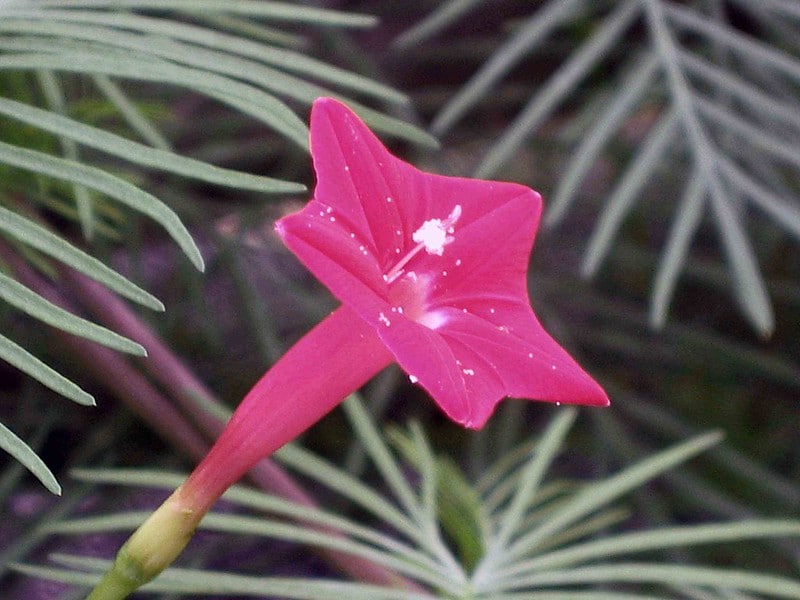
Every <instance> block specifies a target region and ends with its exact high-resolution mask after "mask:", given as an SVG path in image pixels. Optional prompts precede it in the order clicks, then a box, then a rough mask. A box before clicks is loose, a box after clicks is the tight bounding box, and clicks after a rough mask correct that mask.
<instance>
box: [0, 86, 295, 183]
mask: <svg viewBox="0 0 800 600" xmlns="http://www.w3.org/2000/svg"><path fill="white" fill-rule="evenodd" d="M0 113H1V114H4V115H6V116H9V117H11V118H14V119H17V120H19V121H22V122H24V123H28V124H29V125H33V126H34V127H39V128H40V129H43V130H45V131H50V132H52V133H55V134H57V135H61V136H64V137H67V138H69V139H72V140H75V141H76V142H79V143H81V144H83V145H85V146H87V147H90V148H95V149H96V150H102V151H103V152H108V153H109V154H112V155H114V156H118V157H120V158H123V159H125V160H127V161H130V162H132V163H135V164H139V165H142V166H145V167H149V168H151V169H158V170H162V171H168V172H171V173H176V174H178V175H183V176H186V177H193V178H196V179H199V180H201V181H206V182H208V183H215V184H217V185H225V186H230V187H236V188H240V189H247V190H255V191H259V192H265V193H267V192H269V193H292V192H302V191H304V190H305V186H304V185H302V184H299V183H293V182H290V181H281V180H280V179H272V178H270V177H262V176H259V175H251V174H250V173H243V172H241V171H232V170H230V169H223V168H221V167H216V166H214V165H210V164H208V163H204V162H201V161H198V160H194V159H191V158H187V157H185V156H181V155H179V154H175V153H173V152H169V151H165V150H160V149H157V148H152V147H150V146H146V145H144V144H140V143H138V142H134V141H132V140H129V139H127V138H124V137H122V136H118V135H115V134H113V133H109V132H107V131H103V130H102V129H99V128H97V127H92V126H90V125H86V124H84V123H81V122H80V121H76V120H74V119H70V118H67V117H64V116H62V115H58V114H55V113H53V112H50V111H46V110H42V109H40V108H36V107H34V106H29V105H27V104H23V103H21V102H15V101H14V100H10V99H7V98H0Z"/></svg>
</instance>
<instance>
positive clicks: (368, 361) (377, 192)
mask: <svg viewBox="0 0 800 600" xmlns="http://www.w3.org/2000/svg"><path fill="white" fill-rule="evenodd" d="M311 154H312V158H313V161H314V170H315V172H316V175H317V185H316V188H315V191H314V197H313V199H312V200H311V201H309V202H308V204H307V205H306V206H305V207H304V208H303V209H302V210H300V211H299V212H297V213H294V214H291V215H288V216H286V217H284V218H282V219H280V220H279V221H278V222H277V223H276V226H275V227H276V230H277V233H278V234H279V235H280V236H281V237H282V238H283V240H284V242H285V243H286V245H287V246H288V247H289V248H290V249H291V250H292V251H293V252H294V253H295V254H296V255H297V257H298V258H299V259H300V261H301V262H302V263H303V264H304V265H305V266H306V267H307V268H308V269H309V270H310V271H311V272H312V273H313V274H314V275H316V276H317V277H318V278H319V279H320V281H322V282H323V283H324V284H325V285H326V286H327V287H328V288H329V289H330V291H331V292H332V293H333V294H334V296H336V297H337V298H338V299H339V300H340V301H341V302H342V306H341V307H340V308H338V309H337V310H335V311H334V312H333V313H332V314H331V315H330V316H329V317H327V318H326V319H324V320H323V321H322V322H321V323H320V324H319V325H317V326H316V327H315V328H314V329H312V330H311V331H310V332H309V333H308V334H306V335H305V336H304V337H303V338H302V339H300V341H298V342H297V343H296V344H295V345H294V346H293V347H292V348H291V349H290V350H289V351H288V352H287V353H286V354H285V355H284V356H283V357H282V358H281V359H280V360H279V361H278V362H277V363H275V365H274V366H273V367H272V368H271V369H270V370H269V371H268V372H267V373H266V374H265V375H264V376H263V377H262V379H261V380H260V381H259V382H258V383H256V385H255V386H254V387H253V389H252V390H251V391H250V392H249V393H248V394H247V396H245V398H244V399H243V400H242V402H241V403H240V405H239V407H238V408H237V409H236V411H235V412H234V414H233V416H232V417H231V420H230V422H229V423H228V425H227V426H226V428H225V430H224V431H223V433H222V434H221V435H220V438H219V439H218V440H217V442H216V443H215V444H214V446H213V447H212V448H211V450H210V451H209V453H208V455H207V456H206V457H205V458H204V459H203V461H202V462H201V463H200V464H199V465H198V467H197V468H196V469H195V470H194V471H193V472H192V474H191V475H190V476H189V478H188V479H187V480H186V481H185V482H184V483H183V484H182V485H181V486H180V487H179V488H178V489H177V490H176V491H175V492H174V493H173V494H172V495H171V496H170V497H169V498H168V499H167V500H166V501H165V502H164V504H163V505H162V506H161V507H160V508H159V509H158V510H156V512H155V513H154V514H153V515H152V516H151V517H150V518H149V519H148V520H147V521H146V522H145V523H144V524H143V525H142V526H141V527H140V528H139V529H138V530H137V531H136V532H135V533H134V534H133V536H131V538H130V539H129V540H128V542H126V543H125V545H124V546H123V547H122V549H121V550H120V552H119V554H118V555H117V559H116V561H115V564H114V567H113V568H112V569H111V570H110V571H109V572H108V573H107V574H106V575H105V576H104V578H103V580H102V581H101V582H100V583H99V584H98V586H97V587H96V588H95V590H94V591H93V592H92V594H91V595H90V596H89V598H90V599H91V600H105V599H112V598H124V597H125V596H126V595H127V594H128V593H130V592H131V591H133V590H134V589H136V588H137V587H139V586H140V585H143V584H144V583H145V582H147V581H149V580H150V579H152V578H153V577H155V576H156V575H157V574H158V573H159V572H160V571H161V570H163V569H164V568H165V567H166V566H168V565H169V564H170V563H171V562H172V561H173V560H174V559H175V557H177V555H178V554H179V553H180V552H181V550H182V549H183V547H184V546H185V544H186V543H187V542H188V540H189V539H190V538H191V535H192V533H193V531H194V529H195V528H196V527H197V525H198V523H199V522H200V520H201V519H202V517H203V515H205V514H206V512H208V510H209V509H210V508H211V506H212V505H213V503H214V502H215V501H216V500H217V499H218V498H219V497H220V496H221V495H222V493H223V492H224V491H225V490H226V489H227V488H228V487H229V486H230V485H232V484H233V483H234V482H235V481H237V480H238V479H239V478H240V477H241V476H242V475H244V474H245V473H246V472H247V471H248V470H249V469H250V468H251V467H252V466H253V465H254V464H255V463H256V462H257V461H259V460H260V459H262V458H264V457H266V456H269V455H270V454H271V453H273V452H274V451H275V450H277V449H278V448H280V447H281V446H282V445H283V444H285V443H287V442H289V441H290V440H292V439H294V438H295V437H296V436H297V435H299V434H300V433H302V432H303V431H304V430H305V429H307V428H308V427H310V426H311V425H313V424H314V423H316V422H317V421H318V420H319V419H320V418H322V417H323V416H324V415H325V414H327V413H328V412H329V411H330V410H331V409H332V408H334V407H335V406H336V405H337V404H339V403H340V402H341V401H342V400H343V399H344V398H346V397H347V396H348V395H349V394H350V393H352V392H353V391H355V390H357V389H358V388H359V387H361V386H362V385H363V384H364V383H366V382H367V381H369V379H371V378H372V377H373V376H374V375H375V374H377V373H378V372H379V371H381V370H382V369H383V368H384V367H386V366H387V365H389V364H391V363H392V362H396V363H397V364H398V365H399V366H400V367H401V368H402V369H404V370H405V371H406V373H407V374H408V377H409V379H410V380H411V382H412V383H417V384H419V385H420V386H422V387H423V388H424V389H425V390H426V391H427V392H428V393H429V394H430V396H431V397H432V398H433V400H434V401H435V402H436V403H437V404H438V405H439V407H440V408H441V409H442V410H443V411H444V412H445V413H446V414H447V415H448V416H449V417H450V418H451V419H453V420H454V421H456V422H458V423H461V424H462V425H464V426H466V427H470V428H474V429H478V428H480V427H482V426H483V425H484V424H485V423H486V421H487V419H488V418H489V416H490V415H491V414H492V412H493V410H494V408H495V406H496V405H497V403H498V402H500V400H502V399H503V398H505V397H508V396H511V397H515V398H525V399H536V400H543V401H549V402H564V403H570V404H587V405H595V406H606V405H607V404H608V398H607V396H606V394H605V392H604V391H603V390H602V388H601V387H600V386H599V385H598V384H597V383H596V382H595V381H594V380H593V379H592V378H591V377H590V376H589V375H588V374H587V373H586V372H585V371H584V370H583V369H582V368H581V367H580V366H579V365H578V364H577V363H576V362H575V361H574V360H573V359H572V358H571V357H570V356H569V354H567V352H566V351H565V350H564V349H563V348H561V347H560V346H559V345H558V343H557V342H555V341H554V340H553V339H552V338H551V337H550V336H549V334H548V333H547V332H546V331H545V330H544V328H543V327H542V326H541V324H540V323H539V321H538V319H537V318H536V316H535V315H534V313H533V310H532V309H531V307H530V303H529V300H528V292H527V270H528V261H529V257H530V253H531V249H532V247H533V241H534V237H535V234H536V230H537V228H538V225H539V218H540V215H541V210H542V200H541V197H540V196H539V194H537V193H536V192H534V191H533V190H531V189H529V188H527V187H524V186H522V185H518V184H514V183H501V182H494V181H481V180H474V179H465V178H457V177H445V176H441V175H434V174H429V173H424V172H422V171H420V170H418V169H416V168H415V167H413V166H412V165H410V164H408V163H406V162H404V161H402V160H400V159H398V158H396V157H395V156H393V155H392V154H391V153H389V151H388V150H387V149H386V148H385V147H384V146H383V144H381V142H380V141H379V140H378V138H376V137H375V135H374V134H373V133H372V132H371V131H370V130H369V129H368V128H367V126H366V125H365V124H364V123H363V122H362V121H361V120H360V119H359V118H358V117H357V116H356V115H355V114H354V113H353V112H352V111H350V109H348V108H347V107H346V106H344V105H343V104H341V103H339V102H338V101H336V100H333V99H330V98H321V99H319V100H317V101H316V102H315V103H314V106H313V109H312V113H311Z"/></svg>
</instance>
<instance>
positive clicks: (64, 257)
mask: <svg viewBox="0 0 800 600" xmlns="http://www.w3.org/2000/svg"><path fill="white" fill-rule="evenodd" d="M0 231H2V232H4V233H5V234H6V235H8V236H11V237H13V238H15V239H17V240H19V241H20V242H22V243H24V244H27V245H29V246H32V247H33V248H36V249H37V250H39V251H40V252H43V253H45V254H47V255H49V256H52V257H53V258H55V259H57V260H59V261H61V262H63V263H64V264H66V265H69V266H70V267H72V268H73V269H75V270H76V271H80V272H81V273H83V274H85V275H87V276H88V277H91V278H92V279H94V280H95V281H99V282H100V283H102V284H103V285H105V286H106V287H108V288H109V289H112V290H114V291H115V292H117V293H118V294H119V295H121V296H125V297H126V298H128V299H129V300H133V301H134V302H138V303H139V304H141V305H142V306H146V307H148V308H151V309H153V310H158V311H163V310H164V305H163V304H162V303H161V301H160V300H159V299H158V298H156V297H155V296H153V295H152V294H150V293H148V292H147V291H145V290H143V289H142V288H140V287H139V286H137V285H136V284H135V283H133V282H131V281H130V280H128V279H126V278H125V277H123V276H122V275H120V274H119V273H117V272H116V271H114V270H113V269H111V268H109V267H107V266H106V265H105V264H103V263H102V262H100V261H99V260H97V259H96V258H94V257H92V256H89V255H88V254H86V253H85V252H83V251H82V250H79V249H78V248H76V247H75V246H72V245H70V244H69V243H67V242H66V241H64V240H63V239H62V238H60V237H59V236H57V235H55V234H54V233H52V232H50V231H48V230H47V229H45V228H44V227H42V226H41V225H38V224H36V223H34V222H33V221H30V220H28V219H25V218H23V217H21V216H19V215H18V214H16V213H14V212H12V211H10V210H8V209H6V208H3V207H2V206H0Z"/></svg>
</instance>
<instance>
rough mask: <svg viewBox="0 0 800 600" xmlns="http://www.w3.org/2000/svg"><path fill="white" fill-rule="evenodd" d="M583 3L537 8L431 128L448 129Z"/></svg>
mask: <svg viewBox="0 0 800 600" xmlns="http://www.w3.org/2000/svg"><path fill="white" fill-rule="evenodd" d="M582 5H583V3H582V2H581V1H580V0H551V1H550V2H548V3H547V4H546V5H545V6H544V7H543V8H540V9H539V10H538V11H537V12H536V13H534V15H533V16H532V17H530V18H529V19H528V20H527V21H526V22H525V23H523V24H522V26H521V27H520V28H519V30H517V31H516V32H515V33H514V35H513V36H512V37H511V39H510V40H509V41H508V42H507V43H506V44H504V45H503V47H502V48H501V49H500V50H498V51H497V52H496V53H495V54H494V56H492V58H491V59H490V60H489V62H487V63H486V64H485V65H484V66H483V67H481V69H480V70H479V71H478V72H477V73H476V74H475V76H474V77H473V78H472V79H471V80H470V81H469V83H467V85H465V86H464V87H463V88H462V89H461V90H460V91H459V92H458V94H457V95H456V96H455V97H454V98H453V99H452V100H450V102H448V103H447V105H446V106H445V107H444V108H442V110H441V111H439V114H438V115H436V118H434V120H433V123H432V124H431V130H432V131H433V132H434V133H435V134H436V135H442V134H443V133H445V132H446V131H448V130H449V129H450V127H452V126H453V125H454V124H455V123H456V122H457V121H458V120H459V119H460V118H461V117H462V116H464V114H465V113H466V112H467V110H469V108H470V107H471V106H473V105H474V104H475V103H477V102H478V101H479V100H480V99H481V98H483V97H484V96H485V95H486V93H487V92H488V91H489V90H490V89H491V88H492V87H493V86H494V85H495V83H496V82H497V81H498V80H499V79H500V78H501V77H502V76H503V75H505V74H506V73H507V72H508V71H509V70H511V68H512V67H513V66H514V65H515V64H516V63H517V62H518V61H519V60H520V58H521V57H522V56H524V55H525V54H526V53H527V52H530V51H532V50H533V49H534V48H536V46H538V45H539V44H542V43H544V41H545V39H546V38H547V35H548V34H549V33H550V32H552V31H553V30H554V29H555V28H556V27H558V26H559V25H561V24H562V23H563V22H564V21H566V20H567V19H568V18H569V17H571V16H573V15H574V14H575V13H576V12H577V11H578V10H580V9H581V7H582Z"/></svg>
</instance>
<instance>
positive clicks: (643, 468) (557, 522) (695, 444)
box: [507, 432, 722, 558]
mask: <svg viewBox="0 0 800 600" xmlns="http://www.w3.org/2000/svg"><path fill="white" fill-rule="evenodd" d="M721 438H722V435H721V434H720V433H718V432H712V433H708V434H705V435H701V436H698V437H695V438H693V439H691V440H689V441H687V442H684V443H683V444H679V445H677V446H674V447H672V448H669V449H668V450H665V451H663V452H660V453H658V454H656V455H654V456H651V457H649V458H646V459H644V460H642V461H640V462H639V463H637V464H635V465H633V466H632V467H628V468H627V469H625V470H624V471H622V472H621V473H618V474H617V475H614V476H612V477H610V478H608V479H606V480H605V481H602V482H599V483H595V484H593V485H590V486H587V487H585V488H584V489H583V490H581V491H580V492H578V493H577V494H576V495H575V496H574V497H573V498H572V499H570V500H569V501H568V502H566V503H564V504H563V505H562V506H560V507H558V509H557V510H555V511H554V513H553V514H552V515H551V516H550V518H549V519H547V520H545V521H544V522H542V523H541V524H540V525H539V526H538V527H536V528H534V529H532V530H531V531H530V532H528V533H526V534H525V535H522V536H520V537H519V538H518V539H517V540H516V541H515V542H514V543H513V544H512V545H511V546H510V547H509V549H508V552H507V556H508V557H509V558H511V557H519V556H522V555H523V554H525V553H527V552H530V551H531V550H532V549H533V548H535V547H536V546H537V545H538V544H540V543H542V542H543V541H544V540H546V539H547V538H548V537H549V536H551V535H553V534H555V533H557V532H559V531H561V530H563V529H564V528H565V527H567V526H569V525H571V524H572V523H574V522H575V521H576V520H577V519H580V518H581V517H583V516H585V515H587V514H590V513H591V512H593V511H594V510H596V509H598V508H600V507H601V506H604V505H606V504H608V503H609V502H611V501H613V500H615V499H616V498H618V497H620V496H622V495H623V494H626V493H628V492H629V491H631V490H632V489H634V488H636V487H638V486H640V485H642V484H643V483H644V482H645V481H648V480H650V479H652V478H654V477H656V476H658V475H660V474H661V473H663V472H664V471H667V470H669V469H671V468H673V467H674V466H676V465H678V464H680V463H682V462H685V461H686V460H688V459H689V458H691V457H693V456H695V455H696V454H698V453H700V452H702V451H703V450H705V449H707V448H709V447H711V446H713V445H714V444H716V443H718V442H719V440H720V439H721Z"/></svg>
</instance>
